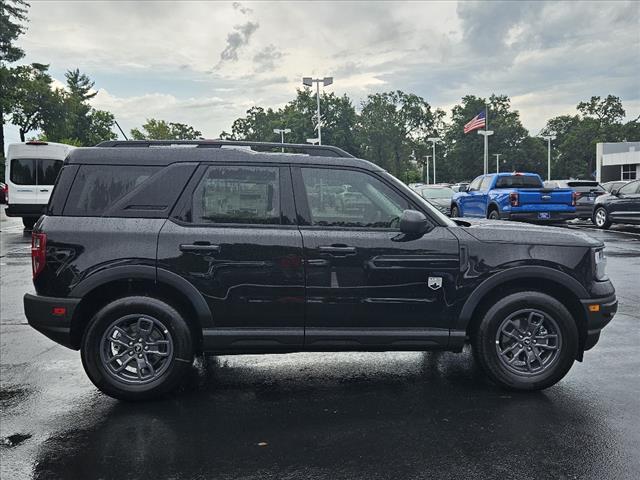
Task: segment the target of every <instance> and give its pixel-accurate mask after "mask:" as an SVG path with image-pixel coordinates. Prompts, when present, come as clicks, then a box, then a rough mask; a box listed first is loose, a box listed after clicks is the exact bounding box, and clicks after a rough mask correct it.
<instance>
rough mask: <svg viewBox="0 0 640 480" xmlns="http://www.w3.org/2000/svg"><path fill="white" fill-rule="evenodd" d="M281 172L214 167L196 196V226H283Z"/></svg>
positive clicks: (275, 170)
mask: <svg viewBox="0 0 640 480" xmlns="http://www.w3.org/2000/svg"><path fill="white" fill-rule="evenodd" d="M279 185H280V169H279V168H278V167H257V166H222V165H221V166H212V167H209V168H208V169H207V171H206V172H205V174H204V176H203V178H202V180H201V181H200V183H199V184H198V186H197V187H196V189H195V190H194V192H193V197H192V205H191V218H192V221H193V222H194V223H231V224H234V223H235V224H280V223H281V222H280V187H279Z"/></svg>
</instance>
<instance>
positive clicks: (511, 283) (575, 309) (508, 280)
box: [455, 266, 589, 360]
mask: <svg viewBox="0 0 640 480" xmlns="http://www.w3.org/2000/svg"><path fill="white" fill-rule="evenodd" d="M530 290H533V291H538V292H541V293H545V294H547V295H549V296H551V297H553V298H555V299H556V300H558V301H560V302H561V303H562V304H563V305H564V306H565V307H566V308H567V310H569V313H570V314H571V316H572V318H573V319H574V321H575V322H576V325H577V327H578V332H579V336H580V344H579V346H580V348H579V354H578V360H582V352H583V350H584V345H585V341H586V338H587V317H586V313H585V311H584V309H583V306H582V303H581V302H580V299H581V298H588V297H589V294H588V292H587V290H586V289H585V288H584V287H583V286H582V285H581V284H580V283H579V282H578V281H577V280H576V279H574V278H573V277H571V276H569V275H567V274H566V273H563V272H560V271H558V270H554V269H553V268H550V267H542V266H525V267H514V268H509V269H507V270H504V271H502V272H500V273H497V274H495V275H493V276H491V277H489V278H488V279H486V280H485V281H483V282H482V283H481V284H480V285H479V286H478V287H477V288H476V289H475V290H474V291H473V293H472V294H471V295H470V296H469V298H468V299H467V301H466V302H465V304H464V305H463V307H462V310H461V312H460V316H459V318H458V321H457V323H456V327H455V329H456V330H457V331H458V332H464V333H465V335H467V336H469V335H472V334H473V331H474V329H475V327H476V326H477V325H478V324H479V322H480V321H481V320H482V318H483V316H484V314H485V313H486V312H487V310H488V309H489V308H490V307H491V305H493V304H494V303H495V302H496V301H497V300H498V299H500V298H503V297H504V296H506V295H509V294H511V293H515V292H518V291H530Z"/></svg>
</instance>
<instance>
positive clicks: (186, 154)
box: [65, 140, 382, 170]
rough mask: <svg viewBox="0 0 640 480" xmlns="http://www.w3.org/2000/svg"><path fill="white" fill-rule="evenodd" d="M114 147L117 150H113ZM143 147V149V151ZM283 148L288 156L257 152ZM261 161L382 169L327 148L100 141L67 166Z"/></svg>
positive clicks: (69, 160)
mask: <svg viewBox="0 0 640 480" xmlns="http://www.w3.org/2000/svg"><path fill="white" fill-rule="evenodd" d="M105 147H112V148H105ZM113 147H117V148H113ZM145 147H146V148H145ZM282 147H284V148H285V150H289V151H301V152H302V153H291V152H285V153H281V152H280V151H276V152H273V151H258V150H254V149H252V148H259V149H263V150H268V149H276V148H277V149H280V148H282ZM218 161H220V162H221V161H224V162H260V163H274V164H282V163H295V164H301V165H333V166H353V167H360V168H364V169H367V170H382V169H381V168H380V167H378V166H377V165H375V164H373V163H371V162H368V161H366V160H362V159H359V158H355V157H353V156H352V155H350V154H348V153H347V152H345V151H344V150H341V149H340V148H337V147H332V146H329V145H322V146H320V145H298V144H286V143H285V144H280V143H261V142H231V141H212V140H206V141H201V140H196V141H117V142H103V143H101V144H99V145H98V146H96V147H83V148H76V149H74V150H72V151H71V152H70V153H69V154H68V155H67V158H66V160H65V162H66V163H68V164H93V165H99V164H114V165H158V166H165V165H169V164H171V163H176V162H218Z"/></svg>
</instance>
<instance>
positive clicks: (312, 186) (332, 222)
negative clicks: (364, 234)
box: [301, 168, 409, 228]
mask: <svg viewBox="0 0 640 480" xmlns="http://www.w3.org/2000/svg"><path fill="white" fill-rule="evenodd" d="M301 170H302V179H303V181H304V186H305V190H306V195H307V202H308V205H309V211H310V215H311V219H310V220H311V224H312V225H314V226H322V227H361V228H397V227H398V225H399V220H400V216H401V215H402V212H403V211H404V210H406V209H408V208H409V204H408V202H407V201H406V200H405V199H404V198H402V197H401V196H400V195H398V194H397V193H396V192H395V191H394V190H393V189H391V188H390V187H388V186H387V185H385V184H384V183H383V182H382V181H380V180H379V179H377V178H376V177H374V176H372V175H370V174H368V173H364V172H357V171H353V170H331V169H322V168H303V169H301Z"/></svg>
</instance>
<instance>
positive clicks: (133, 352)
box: [81, 297, 194, 401]
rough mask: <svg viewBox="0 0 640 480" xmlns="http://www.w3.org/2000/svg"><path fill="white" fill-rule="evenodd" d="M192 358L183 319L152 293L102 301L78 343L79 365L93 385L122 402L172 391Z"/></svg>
mask: <svg viewBox="0 0 640 480" xmlns="http://www.w3.org/2000/svg"><path fill="white" fill-rule="evenodd" d="M116 328H120V331H118V330H117V329H116ZM122 332H124V334H123V333H122ZM138 332H142V333H138ZM136 337H138V338H136ZM193 356H194V347H193V340H192V335H191V330H190V329H189V325H188V324H187V322H186V321H185V319H184V317H183V316H182V315H181V314H180V313H179V312H178V311H177V310H176V309H175V308H173V307H172V306H170V305H169V304H167V303H165V302H163V301H161V300H158V299H155V298H151V297H125V298H121V299H118V300H115V301H113V302H111V303H109V304H107V305H106V306H105V307H103V308H102V309H101V310H100V311H99V312H98V313H97V314H96V315H95V316H94V317H93V319H92V320H91V323H90V324H89V327H88V328H87V330H86V332H85V334H84V336H83V339H82V345H81V357H82V365H83V366H84V370H85V372H86V373H87V375H88V376H89V379H90V380H91V381H92V382H93V384H94V385H95V386H96V387H98V389H100V391H102V392H103V393H105V394H107V395H109V396H110V397H113V398H117V399H119V400H127V401H136V400H146V399H150V398H155V397H159V396H162V395H164V394H166V393H168V392H170V391H172V390H173V389H174V388H176V387H177V386H178V385H179V383H180V381H181V380H182V379H183V378H184V377H185V376H186V375H185V374H186V373H187V371H188V369H189V368H190V367H191V364H192V363H193ZM123 360H124V361H123ZM123 365H124V366H123ZM118 369H120V370H121V371H120V372H117V371H116V370H118Z"/></svg>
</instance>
